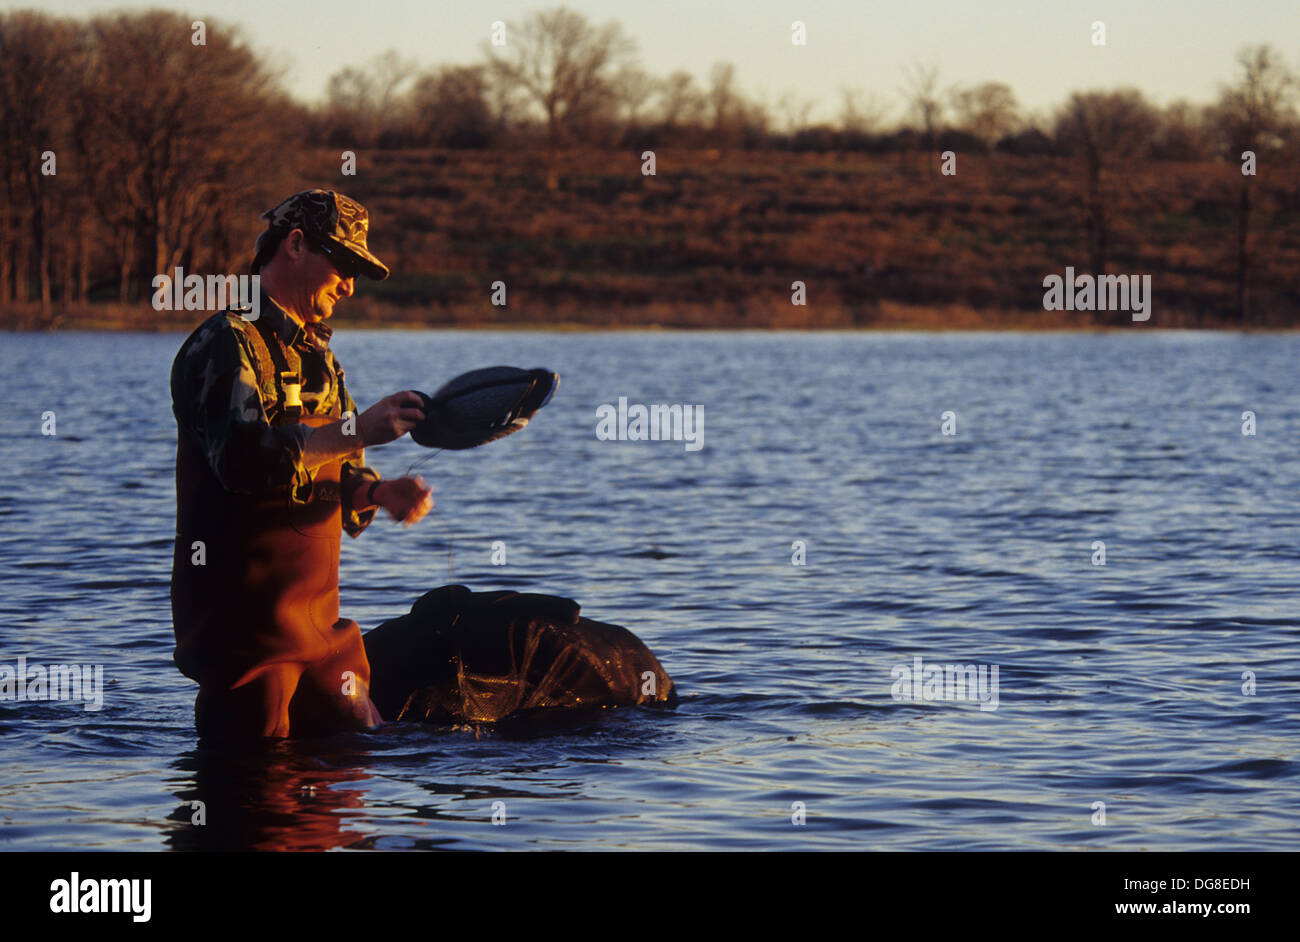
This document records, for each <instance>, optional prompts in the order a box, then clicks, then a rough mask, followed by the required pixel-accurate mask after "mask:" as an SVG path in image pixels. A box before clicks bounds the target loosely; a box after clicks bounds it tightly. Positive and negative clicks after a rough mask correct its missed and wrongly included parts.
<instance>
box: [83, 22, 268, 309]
mask: <svg viewBox="0 0 1300 942" xmlns="http://www.w3.org/2000/svg"><path fill="white" fill-rule="evenodd" d="M207 26H208V29H207V37H206V38H207V45H206V46H193V45H191V43H190V38H189V37H190V19H189V17H185V16H181V15H179V14H173V13H166V12H162V11H150V12H147V13H138V14H134V13H130V14H128V13H118V14H108V15H104V16H100V17H96V18H95V19H93V20H91V22H90V27H89V28H90V37H91V52H90V56H89V60H88V63H87V67H86V71H85V85H84V88H83V90H82V92H81V94H80V95H79V97H78V99H77V106H78V108H79V112H78V140H79V147H80V149H81V150H82V152H83V154H84V158H83V159H84V167H85V172H86V185H87V187H88V189H89V191H90V192H91V193H92V194H93V196H94V199H93V205H94V208H95V210H96V212H97V213H98V215H99V218H100V219H101V221H102V222H103V225H104V230H105V231H106V232H107V233H108V234H109V235H110V236H111V237H112V240H113V241H112V242H111V243H110V244H111V247H112V249H113V250H114V252H115V254H116V256H117V260H118V265H119V278H120V296H121V298H122V300H127V299H128V297H130V296H132V294H133V293H134V292H133V287H134V290H139V288H140V286H141V285H142V284H147V281H148V279H149V278H150V277H152V275H154V274H157V273H159V272H165V271H169V270H171V269H172V268H173V267H174V266H176V265H178V264H180V263H181V262H182V260H184V261H185V263H186V264H187V265H192V264H193V260H194V259H195V258H197V257H199V256H200V255H201V254H203V253H204V252H207V253H208V255H209V256H210V257H212V258H213V260H214V261H216V260H217V257H216V256H215V253H214V252H213V250H211V249H209V248H207V246H208V244H209V242H210V240H211V237H212V236H213V235H214V234H217V233H218V231H219V230H218V228H217V226H218V220H219V209H220V207H221V206H223V205H226V206H229V205H236V206H240V205H242V206H245V207H248V208H249V209H258V210H260V209H264V208H265V207H266V206H267V205H269V204H270V202H272V201H273V200H274V198H275V197H277V196H282V195H283V194H282V192H281V190H282V188H283V186H284V185H285V183H284V178H283V177H282V176H281V174H283V173H285V172H286V171H287V169H288V168H287V167H283V168H282V167H281V165H280V164H279V163H278V162H272V164H273V165H272V166H268V162H267V161H262V160H251V159H250V156H249V155H250V154H258V153H262V154H265V153H275V152H276V146H277V144H281V143H282V141H283V138H282V137H281V135H282V134H283V133H284V127H285V122H286V116H287V115H289V114H291V111H290V109H289V107H288V103H287V100H286V97H285V96H284V94H283V92H282V91H280V89H279V87H278V82H277V79H276V77H275V75H274V74H272V73H271V72H270V71H268V70H267V68H266V67H265V66H264V65H263V63H262V60H261V58H260V57H258V56H257V55H255V54H254V53H253V52H252V51H251V50H250V49H249V47H248V46H247V45H245V44H244V42H243V41H242V39H241V38H240V36H239V34H238V33H237V32H232V31H231V30H228V29H225V28H223V27H221V26H220V25H219V24H217V23H215V22H214V21H211V20H209V21H208V22H207ZM252 215H253V214H252V213H250V217H252ZM249 223H250V224H252V223H254V220H253V219H252V218H250V219H249ZM221 260H222V261H225V260H226V259H224V258H223V259H221Z"/></svg>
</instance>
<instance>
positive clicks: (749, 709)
mask: <svg viewBox="0 0 1300 942" xmlns="http://www.w3.org/2000/svg"><path fill="white" fill-rule="evenodd" d="M182 339H183V337H182V335H179V334H161V335H158V334H149V335H146V334H89V333H62V334H50V335H45V334H12V333H8V334H0V368H2V370H3V375H4V376H6V377H7V378H8V379H9V380H10V382H11V384H12V385H11V386H10V390H11V392H10V397H9V400H8V407H7V408H6V409H5V410H4V413H3V415H0V459H2V460H3V464H4V467H5V468H6V469H7V472H8V478H7V479H6V484H5V487H4V488H3V489H0V599H3V602H0V605H3V628H2V629H0V632H2V634H0V664H9V665H14V664H15V663H16V661H17V659H18V658H19V657H20V656H21V657H25V658H26V659H27V661H28V663H29V664H46V665H48V664H60V663H68V664H102V665H103V670H104V682H105V692H104V693H105V695H104V704H103V708H102V710H99V711H97V712H95V711H86V710H84V709H83V708H82V705H80V704H72V703H66V702H63V703H60V702H22V703H19V702H0V849H5V850H28V849H30V850H37V849H68V848H109V849H166V848H195V847H197V848H204V847H258V848H335V847H341V848H381V849H404V848H435V847H450V848H473V849H480V848H546V849H562V848H581V849H596V848H629V849H671V848H686V849H736V848H741V849H759V848H762V849H806V848H814V849H868V848H875V849H891V850H894V849H929V850H948V849H1078V848H1090V849H1106V850H1109V849H1124V850H1134V849H1147V848H1149V849H1163V850H1174V849H1179V850H1182V849H1202V850H1205V849H1214V850H1224V849H1237V850H1250V849H1272V850H1282V849H1293V848H1294V846H1295V843H1296V839H1297V836H1298V834H1300V766H1298V765H1297V761H1296V758H1295V752H1296V750H1295V744H1296V735H1297V731H1298V729H1300V711H1298V707H1297V704H1298V702H1300V696H1298V695H1300V645H1298V642H1300V632H1298V631H1297V624H1300V620H1298V619H1297V614H1296V609H1297V604H1298V602H1297V595H1298V594H1300V593H1298V592H1297V588H1296V572H1297V568H1298V567H1300V509H1298V507H1297V502H1298V501H1300V398H1297V396H1296V389H1295V364H1296V363H1297V362H1300V337H1296V336H1290V335H1281V336H1279V335H1234V334H1209V333H1165V332H1156V331H1150V330H1144V329H1141V328H1138V327H1135V328H1133V329H1132V330H1131V331H1125V332H1120V333H1112V334H1098V335H1086V334H1085V335H1074V334H1045V335H1036V334H1014V333H1011V334H978V335H976V334H925V333H919V334H874V333H858V334H847V333H846V334H811V335H810V334H797V333H763V334H754V333H654V332H646V333H598V334H587V333H555V334H551V333H472V332H455V331H429V332H374V331H360V330H349V329H348V327H347V325H346V322H344V323H342V324H341V325H340V326H339V329H338V332H337V333H336V334H335V338H334V341H333V345H334V348H335V350H336V351H337V352H338V354H339V357H340V359H341V361H342V363H343V365H344V367H345V368H346V370H347V375H348V381H349V386H350V388H351V390H352V392H353V395H354V396H355V398H356V399H357V401H358V402H359V403H360V404H361V407H362V408H365V407H366V406H368V405H369V404H371V403H372V402H374V401H375V400H376V399H377V398H379V397H380V396H382V395H385V394H387V393H389V392H394V391H397V390H399V389H404V388H417V389H423V390H424V391H426V392H431V391H432V390H433V389H434V388H435V387H437V386H438V385H440V384H441V383H442V382H443V381H444V380H446V379H448V378H450V377H451V376H452V375H454V374H456V373H459V372H461V371H462V370H465V369H469V368H473V367H478V366H485V365H491V364H497V363H508V364H513V365H518V366H524V367H531V366H546V367H549V368H551V369H554V370H556V371H558V372H559V373H560V374H561V375H562V377H563V381H562V384H561V386H560V389H559V391H558V393H557V394H556V397H555V399H554V401H553V402H552V404H551V405H550V406H548V407H547V408H546V409H545V410H543V411H542V412H541V413H539V414H538V416H537V418H536V419H535V421H534V422H533V424H531V425H530V426H529V427H528V428H527V429H526V430H524V431H523V432H521V433H520V434H518V435H515V436H513V437H511V438H509V439H506V440H505V441H502V442H499V443H496V444H493V445H490V446H488V447H485V448H482V449H479V450H476V451H471V452H462V453H450V452H445V453H439V454H437V455H436V456H435V457H433V458H432V460H430V461H429V462H428V463H427V464H425V465H423V466H421V468H420V469H419V470H420V471H421V473H423V474H424V476H425V478H426V479H427V480H428V481H429V482H430V483H432V484H433V486H434V488H435V499H436V501H437V507H436V509H435V510H434V512H433V513H432V514H430V516H429V517H427V518H426V519H425V520H424V521H423V522H422V523H420V524H419V525H417V526H416V527H413V528H411V529H403V528H401V527H400V526H398V525H396V524H394V523H392V522H391V521H389V520H387V519H381V520H377V521H376V522H375V524H373V525H372V526H371V528H370V529H369V530H368V531H367V532H365V533H364V534H362V536H361V537H360V538H359V539H357V540H355V541H353V540H347V539H345V545H344V550H343V562H342V584H343V591H342V599H343V609H342V610H343V614H344V615H346V616H348V617H351V618H354V619H356V620H357V621H358V622H360V624H361V625H362V627H363V628H364V629H368V628H370V627H373V626H374V625H376V624H378V623H379V622H381V621H383V620H384V619H386V618H389V617H392V616H393V615H396V614H400V613H402V612H404V611H406V609H407V608H408V607H409V605H410V602H411V601H412V600H413V599H414V598H415V597H416V596H418V595H419V594H421V593H422V592H423V591H424V590H426V589H427V588H429V587H431V586H435V585H440V584H444V583H448V582H461V583H464V584H467V585H469V586H471V587H472V588H475V589H489V588H516V589H520V590H530V591H539V592H549V593H553V594H558V595H565V596H569V597H571V598H575V599H577V600H578V601H580V602H581V603H582V605H583V611H584V613H585V614H587V615H589V616H591V617H593V618H597V619H600V620H603V621H611V622H616V623H619V624H623V625H626V626H627V627H629V628H631V629H632V630H633V631H635V632H636V633H637V634H638V635H639V636H640V637H641V638H643V639H644V640H645V641H646V643H647V644H649V645H650V647H651V648H652V649H653V650H654V651H655V653H656V654H657V655H658V657H659V659H660V660H661V661H662V663H663V665H664V667H665V668H666V670H667V671H668V672H669V673H670V674H671V675H672V677H673V678H674V679H675V681H676V682H677V684H678V686H679V690H680V692H681V695H682V700H681V704H680V706H679V707H678V708H677V709H676V710H674V711H653V710H639V709H625V710H617V711H609V712H608V713H607V714H604V715H601V716H599V717H596V718H589V719H583V720H580V721H578V722H575V723H572V724H569V725H562V726H558V727H554V728H544V729H539V730H531V731H527V732H518V731H516V732H510V733H507V734H502V733H501V732H498V731H493V730H491V729H477V730H476V729H470V728H433V727H421V726H406V725H394V726H390V727H386V728H383V729H381V730H380V731H378V732H376V733H373V734H367V735H350V736H342V737H338V738H337V739H333V740H329V741H326V742H318V743H312V744H311V745H310V747H308V746H306V745H303V744H299V745H293V744H290V745H284V746H280V747H277V748H274V749H272V750H270V751H269V752H268V753H266V754H260V755H254V756H244V757H238V756H232V755H226V754H220V753H210V752H209V751H207V750H197V749H196V739H195V735H194V732H193V725H192V724H193V697H194V692H195V687H194V685H193V684H192V683H191V682H190V681H189V680H187V679H186V678H185V677H183V676H181V674H180V673H179V672H178V671H177V670H176V669H175V667H174V666H173V664H172V662H171V651H172V643H173V641H172V633H171V620H170V610H169V604H168V579H169V572H170V563H171V545H172V535H173V532H174V521H175V517H174V513H175V492H174V484H173V462H174V458H175V423H174V420H173V418H172V415H171V408H170V399H169V392H168V369H169V367H170V364H171V360H172V357H173V356H174V354H175V352H176V350H177V348H178V347H179V345H180V342H181V340H182ZM620 396H626V397H627V398H628V400H629V402H631V403H644V404H650V403H680V404H687V405H699V406H703V408H704V415H705V422H704V427H703V429H704V438H703V441H704V447H703V448H701V449H699V450H696V451H691V450H688V449H687V448H686V447H685V446H684V443H682V442H668V441H661V442H632V441H629V442H609V441H599V440H597V437H596V435H595V427H596V409H597V407H598V406H600V405H601V404H605V403H610V404H615V403H617V401H618V398H619V397H620ZM1247 410H1250V411H1252V412H1254V413H1255V415H1256V417H1257V423H1258V426H1257V434H1255V435H1243V433H1242V425H1243V420H1242V413H1243V412H1244V411H1247ZM46 411H53V412H54V414H55V420H56V423H57V424H56V434H55V435H54V436H47V435H42V434H41V425H42V414H43V413H44V412H46ZM946 411H952V412H953V413H955V422H956V429H955V431H956V434H955V435H945V434H943V431H942V429H941V416H942V414H943V413H944V412H946ZM426 454H428V453H427V452H423V451H422V450H421V449H420V448H419V447H418V446H416V445H414V444H413V443H411V442H410V441H409V440H403V441H401V442H398V443H395V444H393V445H390V446H386V447H382V448H375V449H371V450H370V452H369V455H368V457H369V459H370V463H371V464H373V465H374V466H375V467H376V468H378V469H379V470H380V472H381V473H382V474H384V475H385V476H396V475H400V474H402V473H404V472H405V471H406V470H407V468H408V467H409V466H410V464H411V462H413V461H415V460H416V459H418V458H420V457H422V456H424V455H426ZM497 540H500V541H503V542H504V543H505V546H506V561H507V564H506V565H505V566H494V565H492V562H491V555H492V543H493V541H497ZM795 541H804V544H805V547H806V550H805V552H806V561H805V564H804V565H794V564H793V563H792V556H793V555H794V553H795V550H794V548H793V546H794V544H795ZM1096 541H1102V542H1104V544H1105V565H1104V566H1103V565H1094V560H1095V559H1099V558H1100V557H1099V555H1098V551H1097V550H1096V549H1095V548H1094V543H1095V542H1096ZM918 656H919V657H921V658H922V659H923V663H924V664H927V665H945V664H967V665H983V666H985V667H988V668H991V667H993V666H997V668H998V699H997V705H996V707H997V708H996V709H988V708H987V707H988V706H990V705H991V702H989V703H985V704H984V706H985V707H986V708H985V709H980V704H978V703H974V702H958V701H951V702H949V701H942V702H934V701H927V700H924V699H921V700H911V699H896V698H895V696H894V693H895V692H896V691H895V681H894V675H893V671H894V669H895V668H896V667H900V666H907V667H911V666H912V665H913V664H914V661H913V659H914V658H915V657H918ZM1246 672H1252V673H1251V674H1250V675H1246V679H1243V675H1244V674H1245V673H1246ZM986 676H987V675H986ZM1252 677H1253V684H1254V692H1253V693H1251V692H1248V691H1249V690H1250V683H1251V680H1250V678H1252ZM900 689H901V685H900ZM910 690H911V688H910V686H909V687H908V688H907V689H906V690H905V691H903V692H904V693H909V692H910ZM193 800H201V801H203V802H205V807H206V815H207V824H206V825H204V826H196V825H193V824H192V823H191V817H192V810H191V809H192V806H191V805H190V802H191V801H193ZM496 802H503V803H504V805H503V806H499V805H495V803H496ZM796 802H802V803H803V804H802V806H798V805H796V804H795V803H796ZM1097 802H1104V804H1105V823H1104V824H1102V823H1101V822H1100V809H1099V808H1098V807H1097V806H1096V803H1097ZM800 807H802V813H803V815H804V820H805V822H806V823H804V824H802V825H797V824H795V823H794V822H793V820H792V818H794V817H797V816H798V809H799V808H800ZM494 808H497V809H498V810H502V809H503V810H504V813H505V815H506V823H505V825H504V826H495V825H493V823H492V817H493V810H494Z"/></svg>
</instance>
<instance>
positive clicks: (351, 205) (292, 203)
mask: <svg viewBox="0 0 1300 942" xmlns="http://www.w3.org/2000/svg"><path fill="white" fill-rule="evenodd" d="M262 218H263V219H265V220H267V221H268V226H267V231H266V232H265V233H263V236H262V237H261V238H259V239H258V246H259V248H260V247H261V245H262V244H263V241H264V237H265V236H266V235H268V234H270V233H285V232H288V231H290V230H292V229H301V230H302V231H303V234H304V235H307V236H309V237H310V238H313V239H316V240H318V241H323V242H327V243H329V245H330V246H338V247H340V248H342V249H344V250H345V252H347V253H348V254H349V255H352V256H355V258H356V259H357V263H358V267H359V268H360V269H361V273H362V274H364V275H366V276H367V277H369V278H373V279H375V280H376V281H383V280H384V279H385V278H387V277H388V266H387V265H385V264H384V263H383V262H381V261H380V260H379V259H378V258H376V257H375V256H374V255H373V254H372V253H371V251H370V249H368V248H367V247H366V233H367V231H368V230H369V228H370V214H369V213H367V212H366V208H365V207H364V206H362V205H361V204H360V203H358V202H357V201H356V200H354V199H349V198H348V197H346V196H344V195H343V194H342V193H335V192H334V191H333V190H303V191H302V192H301V193H295V194H294V195H293V196H291V197H289V198H288V199H287V200H285V201H284V202H283V203H281V204H280V205H279V206H277V207H275V209H268V210H267V211H266V212H264V213H262Z"/></svg>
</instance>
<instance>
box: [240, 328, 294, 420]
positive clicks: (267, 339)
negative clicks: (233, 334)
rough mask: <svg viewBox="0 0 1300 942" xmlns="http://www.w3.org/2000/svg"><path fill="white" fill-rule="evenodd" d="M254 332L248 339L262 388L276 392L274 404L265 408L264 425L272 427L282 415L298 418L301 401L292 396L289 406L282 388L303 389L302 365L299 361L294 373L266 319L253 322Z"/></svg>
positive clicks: (286, 392)
mask: <svg viewBox="0 0 1300 942" xmlns="http://www.w3.org/2000/svg"><path fill="white" fill-rule="evenodd" d="M253 328H254V329H253V330H252V331H250V332H249V334H248V336H249V337H250V338H251V339H252V341H253V345H254V346H255V347H257V348H258V350H257V352H258V357H257V371H258V374H259V379H260V380H261V385H262V387H263V388H264V389H273V390H275V402H274V403H267V404H266V407H267V408H266V418H267V421H269V422H271V423H272V424H274V422H275V420H276V419H277V418H278V417H279V416H281V415H287V416H290V417H292V418H297V417H298V416H299V415H301V414H302V403H301V400H298V394H297V392H295V394H294V395H293V396H292V399H294V400H298V401H297V402H294V403H293V404H292V405H290V404H289V399H290V396H289V393H288V391H287V390H286V389H285V387H286V386H289V385H296V386H298V389H299V390H301V389H302V362H301V361H299V363H298V369H296V370H291V369H290V368H289V361H288V360H287V359H286V358H285V349H284V344H282V343H281V342H280V338H279V337H277V336H276V335H275V332H274V330H273V329H272V328H271V325H270V324H269V323H268V322H267V319H266V318H264V317H259V318H258V319H257V320H255V321H253ZM273 365H274V369H273V368H272V367H273Z"/></svg>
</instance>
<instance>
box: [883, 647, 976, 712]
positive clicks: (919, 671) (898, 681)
mask: <svg viewBox="0 0 1300 942" xmlns="http://www.w3.org/2000/svg"><path fill="white" fill-rule="evenodd" d="M889 674H890V676H891V677H893V678H894V686H893V689H892V690H891V691H890V693H891V694H892V695H893V697H894V699H895V700H911V701H913V702H917V703H919V702H923V701H938V700H966V701H969V702H971V703H978V704H979V707H980V709H981V710H983V711H984V712H991V711H993V710H996V709H997V708H998V665H996V664H994V665H992V666H989V665H987V664H939V665H937V666H936V665H930V666H928V667H927V666H925V665H924V664H923V663H922V661H921V655H919V654H918V655H916V656H915V657H913V658H912V663H911V664H910V665H908V664H896V665H895V666H894V668H893V669H892V670H891V671H890V672H889Z"/></svg>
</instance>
